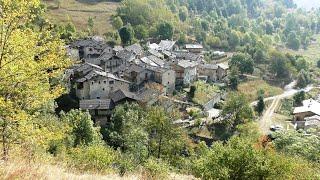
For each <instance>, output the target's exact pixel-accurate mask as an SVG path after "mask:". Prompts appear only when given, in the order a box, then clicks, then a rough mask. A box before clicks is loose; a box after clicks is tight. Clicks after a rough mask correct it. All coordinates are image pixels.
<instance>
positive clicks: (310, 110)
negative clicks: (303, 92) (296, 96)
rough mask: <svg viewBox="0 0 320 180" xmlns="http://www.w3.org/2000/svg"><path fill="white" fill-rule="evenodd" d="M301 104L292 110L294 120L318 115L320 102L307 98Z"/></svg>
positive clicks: (319, 113) (319, 114)
mask: <svg viewBox="0 0 320 180" xmlns="http://www.w3.org/2000/svg"><path fill="white" fill-rule="evenodd" d="M302 104H303V105H302V106H300V107H296V108H294V110H293V115H294V120H295V121H303V120H304V119H305V118H306V117H311V116H315V115H318V116H320V103H319V102H317V101H315V100H313V99H308V100H304V101H303V102H302Z"/></svg>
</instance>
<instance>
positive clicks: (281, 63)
mask: <svg viewBox="0 0 320 180" xmlns="http://www.w3.org/2000/svg"><path fill="white" fill-rule="evenodd" d="M270 61H271V63H270V70H271V72H273V73H274V74H275V76H276V77H278V78H288V77H289V76H290V72H289V66H288V59H287V58H286V56H285V55H284V54H283V53H281V52H278V51H273V52H271V53H270Z"/></svg>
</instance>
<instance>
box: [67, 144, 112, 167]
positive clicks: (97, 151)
mask: <svg viewBox="0 0 320 180" xmlns="http://www.w3.org/2000/svg"><path fill="white" fill-rule="evenodd" d="M117 156H118V155H117V153H116V152H115V151H114V150H112V149H110V148H109V147H106V146H103V145H92V146H79V147H77V148H72V149H70V150H69V154H68V157H69V163H68V165H69V166H71V167H74V168H77V169H78V170H81V171H91V172H97V171H99V172H104V173H110V172H112V171H113V167H112V166H113V164H114V163H115V162H116V161H117Z"/></svg>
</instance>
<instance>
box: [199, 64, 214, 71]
mask: <svg viewBox="0 0 320 180" xmlns="http://www.w3.org/2000/svg"><path fill="white" fill-rule="evenodd" d="M200 68H202V69H211V70H217V69H218V66H217V65H215V64H201V65H200Z"/></svg>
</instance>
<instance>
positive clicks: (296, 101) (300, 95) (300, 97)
mask: <svg viewBox="0 0 320 180" xmlns="http://www.w3.org/2000/svg"><path fill="white" fill-rule="evenodd" d="M305 98H306V93H305V92H304V91H300V92H298V93H296V94H295V95H294V96H293V100H294V104H295V105H296V106H300V105H301V104H302V101H303V100H305Z"/></svg>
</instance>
